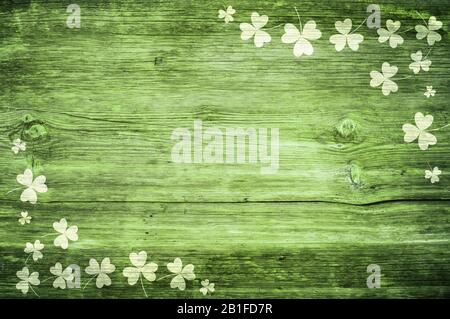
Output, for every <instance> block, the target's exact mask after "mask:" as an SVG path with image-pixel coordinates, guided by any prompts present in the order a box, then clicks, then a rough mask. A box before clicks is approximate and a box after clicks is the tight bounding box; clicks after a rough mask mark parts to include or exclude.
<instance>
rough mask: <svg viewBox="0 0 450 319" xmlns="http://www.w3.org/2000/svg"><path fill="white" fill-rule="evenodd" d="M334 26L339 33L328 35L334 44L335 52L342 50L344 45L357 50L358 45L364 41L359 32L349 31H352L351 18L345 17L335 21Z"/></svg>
mask: <svg viewBox="0 0 450 319" xmlns="http://www.w3.org/2000/svg"><path fill="white" fill-rule="evenodd" d="M334 26H335V27H336V30H337V31H338V32H339V33H340V34H335V35H332V36H331V37H330V42H331V43H332V44H334V47H335V49H336V51H337V52H340V51H342V50H344V48H345V46H346V45H348V47H349V48H350V49H351V50H353V51H358V49H359V45H360V44H361V43H362V42H363V41H364V37H363V36H362V35H361V34H354V33H350V32H351V31H352V20H351V19H345V20H344V21H343V22H342V21H337V22H336V23H335V24H334Z"/></svg>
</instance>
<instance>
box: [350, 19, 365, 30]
mask: <svg viewBox="0 0 450 319" xmlns="http://www.w3.org/2000/svg"><path fill="white" fill-rule="evenodd" d="M366 21H367V18H365V19H364V21H363V22H362V23H361V24H360V25H359V26H358V27H357V28H356V29H355V30H353V31H352V32H350V34H353V33H355V32H356V31H358V30H359V28H361V27H362V26H363V25H364V23H366Z"/></svg>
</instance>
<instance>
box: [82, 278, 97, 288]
mask: <svg viewBox="0 0 450 319" xmlns="http://www.w3.org/2000/svg"><path fill="white" fill-rule="evenodd" d="M94 277H95V276H93V277H91V278H90V279H89V280H88V281H87V283H86V284H85V285H84V287H83V290H84V289H86V287H87V285H89V283H90V282H91V281H92V279H94Z"/></svg>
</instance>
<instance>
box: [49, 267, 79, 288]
mask: <svg viewBox="0 0 450 319" xmlns="http://www.w3.org/2000/svg"><path fill="white" fill-rule="evenodd" d="M50 273H51V274H52V275H54V276H56V279H55V280H54V281H53V288H60V289H66V287H67V282H68V281H72V280H73V278H74V274H73V269H72V267H70V266H69V267H66V268H65V269H64V270H63V266H62V265H61V263H59V262H58V263H56V264H55V266H53V267H50Z"/></svg>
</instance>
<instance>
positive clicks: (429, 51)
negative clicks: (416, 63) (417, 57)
mask: <svg viewBox="0 0 450 319" xmlns="http://www.w3.org/2000/svg"><path fill="white" fill-rule="evenodd" d="M431 51H433V48H431V49H430V50H428V53H427V55H426V56H425V57H424V58H423V59H424V60H425V59H426V58H428V56H429V55H430V53H431Z"/></svg>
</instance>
